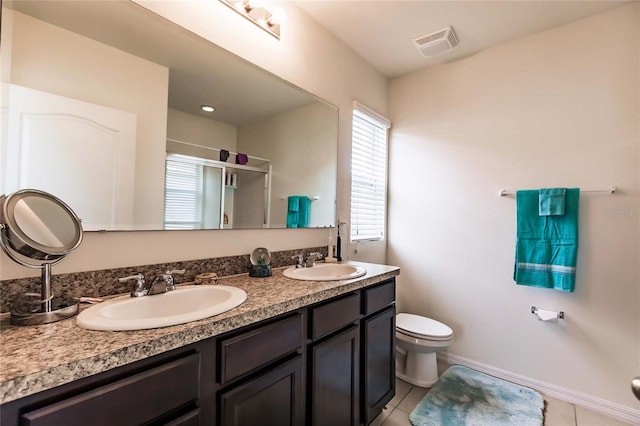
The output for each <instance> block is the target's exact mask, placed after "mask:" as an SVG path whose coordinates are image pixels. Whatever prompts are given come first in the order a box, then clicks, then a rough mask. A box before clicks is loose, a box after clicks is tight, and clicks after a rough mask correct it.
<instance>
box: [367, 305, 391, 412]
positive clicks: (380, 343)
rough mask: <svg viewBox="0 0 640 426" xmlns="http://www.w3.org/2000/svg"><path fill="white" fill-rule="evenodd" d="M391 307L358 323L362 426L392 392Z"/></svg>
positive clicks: (388, 398)
mask: <svg viewBox="0 0 640 426" xmlns="http://www.w3.org/2000/svg"><path fill="white" fill-rule="evenodd" d="M395 314H396V309H395V306H391V307H390V308H388V309H386V310H384V311H382V312H380V313H379V314H376V315H374V316H371V317H369V318H366V319H364V320H363V322H362V348H363V349H362V354H363V355H362V356H363V360H362V361H363V362H362V365H363V378H364V386H363V393H364V394H363V398H362V399H363V401H364V410H363V411H364V424H369V423H370V422H371V421H372V420H373V419H374V418H375V417H376V416H377V415H378V414H379V413H380V411H382V409H383V408H384V406H385V405H386V404H387V403H388V402H389V401H391V398H393V396H394V395H395V393H396V386H395V385H396V380H395V379H396V370H395V366H396V365H395V364H396V359H395V353H396V352H395V347H396V340H395V338H396V321H395V319H396V315H395Z"/></svg>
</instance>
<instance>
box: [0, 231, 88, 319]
mask: <svg viewBox="0 0 640 426" xmlns="http://www.w3.org/2000/svg"><path fill="white" fill-rule="evenodd" d="M6 229H7V227H6V226H5V225H3V224H0V246H1V247H2V249H3V250H4V252H5V253H6V254H7V256H9V257H10V258H11V260H13V261H15V262H17V263H19V264H20V265H22V266H26V267H27V268H38V269H41V270H42V274H41V276H42V283H41V288H40V293H24V294H22V295H21V296H20V297H19V298H18V299H17V300H16V301H15V302H14V303H13V306H12V307H11V324H13V325H39V324H49V323H52V322H57V321H61V320H63V319H67V318H71V317H73V316H75V315H78V312H79V307H80V305H79V304H78V302H76V301H75V300H71V299H60V298H56V297H54V294H53V292H52V291H51V267H52V266H53V265H55V264H56V263H58V262H60V261H62V260H63V259H64V256H63V257H60V258H58V259H56V260H55V261H54V262H44V263H41V264H37V265H34V264H31V263H28V262H25V261H24V260H22V259H20V258H19V257H18V256H17V255H16V254H15V253H13V251H12V250H11V249H10V245H9V244H8V243H7V241H6Z"/></svg>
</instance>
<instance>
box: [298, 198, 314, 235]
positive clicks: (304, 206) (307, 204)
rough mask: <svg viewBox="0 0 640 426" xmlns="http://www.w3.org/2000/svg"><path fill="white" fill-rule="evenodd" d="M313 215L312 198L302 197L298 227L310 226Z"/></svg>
mask: <svg viewBox="0 0 640 426" xmlns="http://www.w3.org/2000/svg"><path fill="white" fill-rule="evenodd" d="M310 215H311V199H309V197H300V209H299V210H298V228H308V227H309V216H310Z"/></svg>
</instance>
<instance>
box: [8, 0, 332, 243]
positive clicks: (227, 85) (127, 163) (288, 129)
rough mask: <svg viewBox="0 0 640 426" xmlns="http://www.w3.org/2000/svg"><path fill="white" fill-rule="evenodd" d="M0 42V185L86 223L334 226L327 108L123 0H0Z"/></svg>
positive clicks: (104, 226) (112, 226) (89, 226)
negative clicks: (51, 201) (41, 198)
mask: <svg viewBox="0 0 640 426" xmlns="http://www.w3.org/2000/svg"><path fill="white" fill-rule="evenodd" d="M212 25H215V24H214V23H212ZM1 43H2V44H1V46H0V49H1V52H2V54H1V55H0V59H1V60H2V64H1V65H2V69H1V75H2V130H1V132H2V144H1V151H0V162H1V164H0V166H1V170H2V173H1V176H0V191H1V192H2V193H11V192H14V191H16V190H19V189H23V188H34V189H39V190H43V191H47V192H50V193H52V194H55V195H56V196H58V197H59V198H61V199H63V200H65V202H66V203H68V204H69V205H70V206H71V208H72V209H73V210H74V211H76V213H77V214H78V216H79V217H80V218H81V219H82V220H83V227H84V228H85V230H88V231H92V230H93V231H97V230H161V229H222V228H233V229H238V228H243V229H247V228H250V229H255V228H285V227H321V226H329V225H334V224H335V211H336V210H335V200H336V179H337V158H336V157H337V138H338V110H337V108H336V107H335V106H333V105H331V104H329V103H327V102H325V101H323V100H321V99H319V98H317V97H315V96H313V95H311V94H309V93H307V92H305V91H303V90H301V89H300V88H297V87H294V86H293V85H291V84H289V83H288V82H286V81H284V80H282V79H280V78H278V77H275V76H274V75H272V74H270V73H268V72H266V71H264V70H261V69H258V68H257V67H255V66H254V65H252V64H250V63H248V62H246V61H244V60H242V59H240V58H238V57H237V56H235V55H233V54H231V53H229V52H227V51H225V50H223V49H222V48H220V47H218V46H216V45H214V44H212V43H210V42H208V41H206V40H204V39H202V38H200V37H198V36H196V35H194V34H192V33H190V32H188V31H186V30H185V29H184V28H182V27H179V26H177V25H175V24H173V23H171V22H169V21H167V20H165V19H163V18H161V17H159V16H157V15H155V14H153V13H152V12H150V11H148V10H146V9H144V8H142V7H141V6H139V5H136V4H134V3H132V2H129V1H56V0H47V1H31V0H30V1H6V0H5V1H3V2H2V38H1ZM203 105H210V106H213V107H214V108H215V111H213V112H205V111H203V110H202V109H201V106H203Z"/></svg>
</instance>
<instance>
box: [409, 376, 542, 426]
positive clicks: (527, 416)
mask: <svg viewBox="0 0 640 426" xmlns="http://www.w3.org/2000/svg"><path fill="white" fill-rule="evenodd" d="M543 410H544V399H543V398H542V395H540V394H539V393H538V392H536V391H534V390H532V389H529V388H525V387H522V386H518V385H515V384H513V383H509V382H505V381H504V380H500V379H496V378H495V377H491V376H487V375H486V374H483V373H480V372H478V371H475V370H472V369H470V368H466V367H462V366H460V365H454V366H451V367H449V368H448V369H447V371H445V372H444V373H443V374H442V376H440V380H438V383H436V384H435V386H434V387H433V388H431V390H430V391H429V393H427V395H426V396H425V397H424V399H423V400H422V401H420V403H419V404H418V406H417V407H416V408H415V409H414V410H413V411H412V412H411V414H410V415H409V420H411V424H412V425H413V426H443V425H446V426H472V425H473V426H493V425H505V426H507V425H508V426H516V425H517V426H542V422H543V415H542V413H543Z"/></svg>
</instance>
